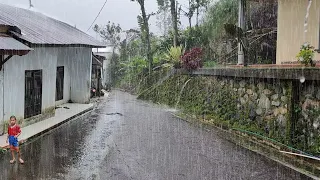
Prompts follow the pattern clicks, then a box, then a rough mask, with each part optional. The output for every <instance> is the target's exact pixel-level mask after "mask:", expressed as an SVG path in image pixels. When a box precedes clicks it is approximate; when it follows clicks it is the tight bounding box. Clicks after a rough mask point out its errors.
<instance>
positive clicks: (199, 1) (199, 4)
mask: <svg viewBox="0 0 320 180" xmlns="http://www.w3.org/2000/svg"><path fill="white" fill-rule="evenodd" d="M195 1H196V2H195V9H196V15H197V16H196V26H199V15H200V10H201V8H203V7H205V8H207V6H208V3H209V0H195Z"/></svg>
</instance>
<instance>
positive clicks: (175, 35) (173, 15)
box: [170, 0, 178, 47]
mask: <svg viewBox="0 0 320 180" xmlns="http://www.w3.org/2000/svg"><path fill="white" fill-rule="evenodd" d="M170 8H171V18H172V24H173V46H174V47H177V44H178V17H177V9H176V2H175V0H170Z"/></svg>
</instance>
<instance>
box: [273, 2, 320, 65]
mask: <svg viewBox="0 0 320 180" xmlns="http://www.w3.org/2000/svg"><path fill="white" fill-rule="evenodd" d="M278 3H279V7H278V36H277V37H278V40H277V64H281V63H284V62H290V61H297V59H296V55H297V54H298V53H299V50H300V47H301V45H302V44H303V43H304V42H305V40H304V21H305V16H306V13H307V6H308V1H302V0H279V1H278ZM309 13H310V14H309V19H308V26H307V28H308V32H307V33H306V41H307V42H309V43H310V44H311V45H312V46H314V47H315V48H316V49H317V48H319V38H320V37H319V29H320V27H319V25H320V19H319V18H320V0H313V1H312V6H311V8H310V11H309ZM314 60H317V61H318V60H320V53H316V54H315V58H314Z"/></svg>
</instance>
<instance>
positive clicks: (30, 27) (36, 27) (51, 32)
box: [0, 3, 105, 47]
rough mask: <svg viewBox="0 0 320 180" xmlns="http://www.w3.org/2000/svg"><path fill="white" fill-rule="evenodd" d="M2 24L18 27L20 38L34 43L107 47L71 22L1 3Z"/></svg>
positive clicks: (0, 19) (0, 16) (0, 21)
mask: <svg viewBox="0 0 320 180" xmlns="http://www.w3.org/2000/svg"><path fill="white" fill-rule="evenodd" d="M0 24H2V25H9V26H16V27H18V28H19V29H21V34H22V35H20V36H19V38H21V39H22V40H25V41H27V42H30V43H32V44H44V45H46V44H47V45H89V46H92V47H105V45H104V44H102V43H101V42H99V41H98V40H96V39H94V38H93V37H91V36H89V35H88V34H86V33H84V32H82V31H80V30H79V29H77V28H75V27H73V26H71V25H69V24H66V23H64V22H61V21H58V20H56V19H53V18H51V17H48V16H45V15H43V14H41V13H39V12H34V11H30V10H27V9H22V8H17V7H13V6H9V5H4V4H1V3H0Z"/></svg>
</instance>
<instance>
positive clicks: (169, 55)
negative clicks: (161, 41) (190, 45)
mask: <svg viewBox="0 0 320 180" xmlns="http://www.w3.org/2000/svg"><path fill="white" fill-rule="evenodd" d="M182 54H183V47H182V46H178V47H170V49H168V50H167V52H166V53H165V54H164V56H165V60H166V63H165V64H163V67H174V68H180V58H181V55H182Z"/></svg>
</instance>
